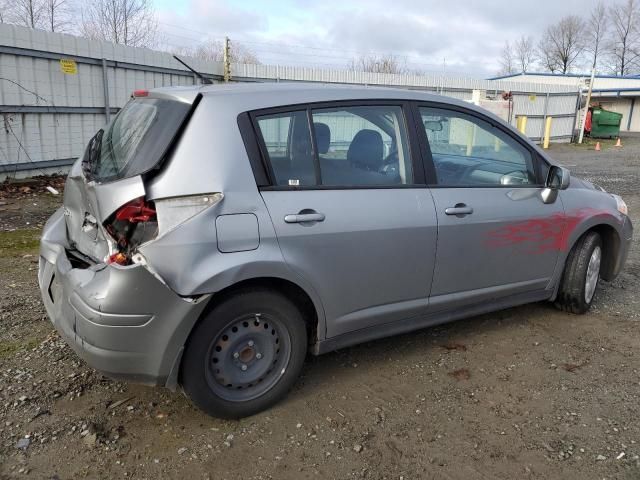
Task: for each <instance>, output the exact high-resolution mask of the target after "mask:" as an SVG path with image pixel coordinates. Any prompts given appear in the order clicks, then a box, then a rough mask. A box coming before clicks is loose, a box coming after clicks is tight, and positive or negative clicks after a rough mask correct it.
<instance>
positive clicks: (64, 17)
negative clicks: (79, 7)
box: [44, 0, 71, 32]
mask: <svg viewBox="0 0 640 480" xmlns="http://www.w3.org/2000/svg"><path fill="white" fill-rule="evenodd" d="M44 10H45V12H44V17H45V21H46V27H47V30H49V31H50V32H64V31H66V30H68V27H69V23H70V17H71V5H70V4H69V0H46V1H45V2H44Z"/></svg>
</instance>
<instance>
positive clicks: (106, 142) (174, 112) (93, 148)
mask: <svg viewBox="0 0 640 480" xmlns="http://www.w3.org/2000/svg"><path fill="white" fill-rule="evenodd" d="M190 109H191V104H188V103H183V102H178V101H173V100H164V99H155V98H138V99H134V100H131V101H130V102H129V103H127V104H126V105H125V106H124V108H123V109H122V110H120V112H118V114H117V115H116V116H115V118H114V119H113V121H112V122H111V123H110V124H109V125H107V126H105V127H104V128H103V129H101V130H100V131H99V132H98V133H97V134H96V135H95V136H94V137H93V138H92V139H91V141H90V142H89V147H88V148H87V151H86V153H85V157H84V159H83V165H84V169H85V172H87V174H88V176H89V177H90V178H91V179H92V180H96V181H99V182H104V181H110V180H117V179H119V178H126V177H132V176H135V175H140V174H142V173H145V172H148V171H149V170H151V169H153V168H154V167H155V166H156V165H157V164H158V163H160V160H161V159H162V157H163V156H164V154H165V152H166V151H167V149H168V147H169V145H170V144H171V142H172V141H173V139H174V137H175V136H176V134H177V133H178V131H179V129H180V126H181V125H182V123H183V122H184V121H185V119H186V117H187V115H188V113H189V110H190Z"/></svg>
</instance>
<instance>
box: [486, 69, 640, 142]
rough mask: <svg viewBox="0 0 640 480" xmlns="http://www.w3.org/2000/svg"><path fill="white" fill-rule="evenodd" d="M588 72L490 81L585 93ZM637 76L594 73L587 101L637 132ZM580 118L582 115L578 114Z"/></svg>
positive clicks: (639, 80)
mask: <svg viewBox="0 0 640 480" xmlns="http://www.w3.org/2000/svg"><path fill="white" fill-rule="evenodd" d="M590 78H591V74H590V73H582V74H576V73H567V74H558V73H518V74H513V75H505V76H501V77H495V78H493V79H492V80H496V81H499V82H501V81H508V82H509V83H513V82H524V83H527V84H532V83H539V84H544V85H565V86H572V87H574V88H575V89H576V90H582V92H583V95H586V91H587V88H588V84H589V80H590ZM639 97H640V75H630V76H624V77H620V76H614V75H596V76H595V79H594V81H593V93H592V97H591V98H592V100H591V103H592V104H595V103H598V104H600V105H601V106H602V108H604V109H605V110H611V111H613V112H618V113H621V114H622V123H621V125H620V130H622V131H628V132H640V103H639V102H640V98H639ZM579 118H582V117H579Z"/></svg>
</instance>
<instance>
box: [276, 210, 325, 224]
mask: <svg viewBox="0 0 640 480" xmlns="http://www.w3.org/2000/svg"><path fill="white" fill-rule="evenodd" d="M284 221H285V222H286V223H305V222H322V221H324V213H318V212H315V213H295V214H292V213H290V214H289V215H285V216H284Z"/></svg>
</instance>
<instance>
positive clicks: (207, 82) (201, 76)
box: [173, 55, 213, 85]
mask: <svg viewBox="0 0 640 480" xmlns="http://www.w3.org/2000/svg"><path fill="white" fill-rule="evenodd" d="M173 58H175V59H176V60H177V61H179V62H180V63H181V64H182V65H184V66H185V67H187V68H188V69H189V70H191V71H192V72H193V74H194V75H196V76H197V77H198V78H199V79H200V80H202V83H203V84H204V85H213V82H212V81H211V79H210V78H207V77H205V76H204V75H202V74H201V73H200V72H196V71H195V70H194V69H193V68H191V67H190V66H189V65H187V64H186V63H184V62H183V61H182V60H180V59H179V58H178V56H177V55H174V56H173Z"/></svg>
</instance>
